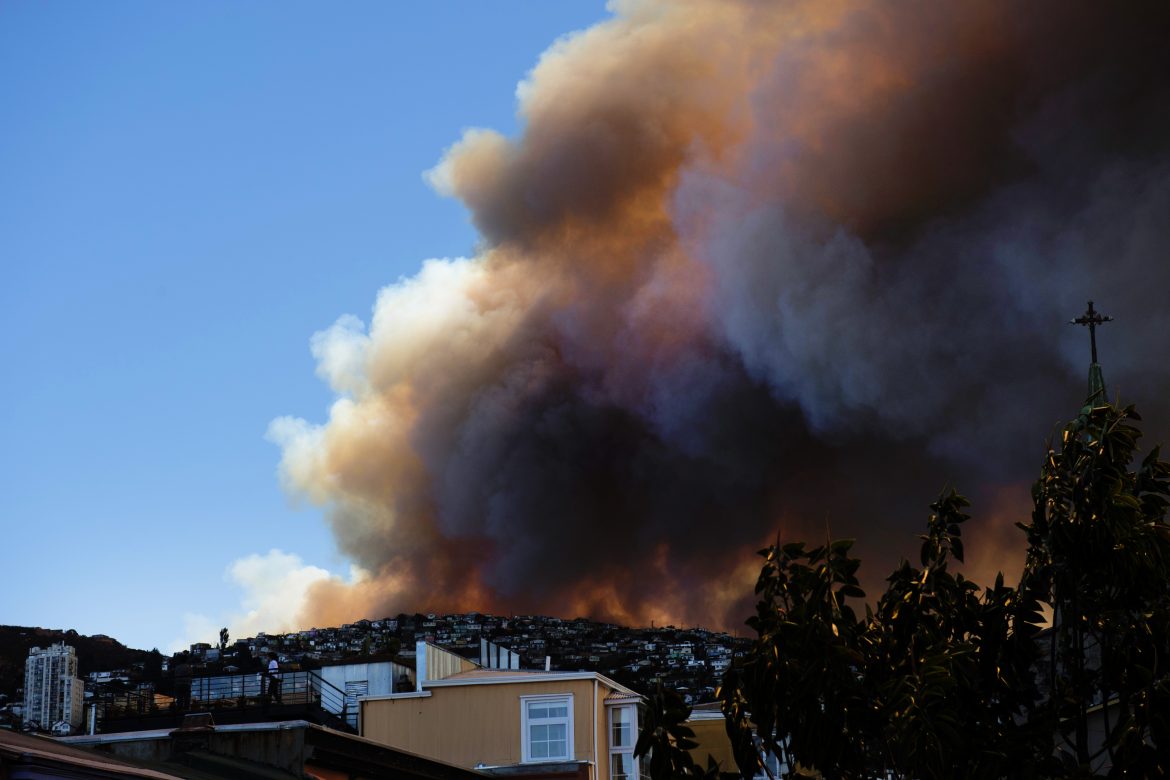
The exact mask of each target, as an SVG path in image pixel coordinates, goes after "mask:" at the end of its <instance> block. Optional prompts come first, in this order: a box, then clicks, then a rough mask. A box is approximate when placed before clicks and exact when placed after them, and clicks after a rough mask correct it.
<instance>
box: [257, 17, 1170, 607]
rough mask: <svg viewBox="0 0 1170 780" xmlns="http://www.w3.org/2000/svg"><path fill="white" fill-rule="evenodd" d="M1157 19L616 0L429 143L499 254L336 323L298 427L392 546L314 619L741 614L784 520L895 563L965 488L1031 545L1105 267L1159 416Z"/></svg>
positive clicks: (994, 555)
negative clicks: (609, 10)
mask: <svg viewBox="0 0 1170 780" xmlns="http://www.w3.org/2000/svg"><path fill="white" fill-rule="evenodd" d="M1168 39H1170V6H1167V5H1166V4H1164V3H1153V2H1151V3H1138V2H1135V3H1125V4H1106V3H1096V2H1087V1H1086V2H1072V3H1069V2H1059V3H1057V2H1034V3H1026V4H1020V3H1011V2H1006V0H1005V1H1004V2H988V1H987V0H971V1H970V2H964V1H962V0H956V1H955V2H951V3H946V4H938V3H934V2H925V1H921V2H915V1H913V0H911V1H907V2H887V3H855V2H824V1H823V0H817V2H807V3H799V2H792V3H756V2H748V1H747V0H745V1H744V2H729V1H726V0H721V1H720V2H713V1H711V2H707V1H706V0H703V1H699V0H695V1H694V2H679V0H670V1H669V2H667V1H666V0H662V1H661V2H654V1H652V0H624V1H623V2H618V3H615V4H614V16H613V18H612V19H610V20H608V21H606V22H604V23H602V24H599V25H597V26H595V27H593V28H591V29H589V30H586V31H584V32H582V33H579V34H576V35H574V36H571V37H569V38H567V39H564V40H561V41H559V42H558V43H556V44H555V45H554V46H553V47H552V48H551V49H550V50H549V51H548V52H546V54H545V55H544V56H543V57H542V58H541V61H540V62H539V63H538V64H537V66H536V67H535V68H534V69H533V71H532V72H531V74H530V75H529V77H528V78H527V80H526V81H525V82H524V84H522V86H521V88H520V91H519V94H520V112H521V115H522V117H523V119H524V121H525V126H524V130H523V132H522V133H521V135H520V136H519V137H518V138H514V139H510V138H504V137H502V136H500V135H498V134H496V133H494V132H492V131H490V130H476V131H471V132H468V133H467V134H466V135H465V136H464V138H463V139H462V140H460V141H459V142H458V143H456V144H455V145H454V146H453V147H451V149H449V150H448V152H447V154H446V156H445V157H444V159H443V160H442V162H441V163H440V164H439V165H438V166H437V167H436V169H435V170H434V171H432V172H431V174H430V175H431V177H432V180H433V182H434V184H435V185H436V186H437V187H438V188H440V189H441V190H442V191H444V192H447V193H450V194H451V195H452V196H454V197H457V198H459V199H460V200H462V201H463V202H464V203H465V204H466V205H467V207H468V208H469V209H470V211H471V213H472V215H473V219H474V221H475V224H476V226H477V228H478V229H479V231H480V233H481V234H482V236H483V244H482V248H481V250H480V251H479V253H478V254H477V256H475V257H474V258H471V259H460V260H432V261H428V262H427V263H426V264H424V265H423V267H422V269H421V270H420V271H419V272H418V274H417V275H416V276H414V277H413V278H411V279H407V280H405V281H402V282H400V283H398V284H394V285H391V286H389V287H387V288H385V289H384V290H382V291H381V293H380V294H379V295H378V299H377V303H376V305H375V308H374V314H373V320H372V322H371V323H370V324H369V327H368V329H367V328H366V327H364V326H363V324H362V323H360V322H359V321H357V320H356V319H355V318H353V317H342V318H341V319H339V320H338V322H337V323H336V324H335V325H334V326H333V327H332V328H330V329H328V330H326V331H324V332H322V333H319V334H317V335H316V336H315V337H314V339H313V351H314V354H315V356H316V357H317V359H318V363H319V373H320V374H321V376H322V377H323V378H324V379H326V380H327V381H328V382H329V383H330V385H331V386H332V387H333V388H334V390H335V391H336V393H337V396H338V400H337V401H336V403H335V405H334V406H333V409H332V411H331V413H330V417H329V420H328V421H327V422H326V423H324V424H323V425H321V426H314V425H310V424H309V423H306V422H304V421H300V420H293V419H289V418H282V419H280V420H277V421H276V422H274V424H273V428H272V434H273V436H274V438H276V439H277V440H278V441H279V442H280V443H281V445H282V447H283V451H284V452H283V459H282V462H281V469H282V475H283V477H284V479H285V480H286V482H287V485H288V486H289V488H290V489H291V490H292V491H294V492H299V493H304V494H305V495H307V496H309V497H310V498H311V499H312V500H314V501H318V502H321V503H323V504H325V505H326V506H327V507H328V508H329V516H330V522H331V524H332V527H333V530H334V533H335V535H336V537H337V540H338V543H339V546H340V548H341V550H342V551H343V552H344V553H345V554H346V555H347V556H349V557H351V558H352V559H353V560H354V561H355V562H356V563H358V564H359V565H360V566H361V567H362V568H363V569H365V570H366V571H368V572H369V573H370V575H369V577H368V578H367V579H365V580H363V581H361V582H358V583H356V584H342V583H338V582H336V581H334V582H325V583H320V584H318V585H317V586H316V589H315V591H314V592H313V595H312V599H311V604H310V612H309V614H307V615H306V616H305V621H306V622H317V623H328V622H335V621H340V620H346V619H352V618H354V617H357V616H359V615H371V614H389V613H393V612H397V611H399V610H411V611H413V610H415V609H432V610H465V609H480V610H495V611H502V612H532V611H539V612H545V613H556V614H565V615H570V616H571V615H575V614H591V615H594V616H597V617H607V618H611V619H615V620H618V621H623V622H635V623H641V622H645V621H648V620H650V619H655V620H670V621H674V622H683V621H685V622H694V621H698V622H702V623H706V624H708V625H718V626H725V627H729V626H732V625H736V624H738V623H739V622H740V620H741V619H742V617H743V616H745V615H746V613H744V612H743V609H744V603H745V602H744V599H745V598H749V597H750V584H751V582H752V581H753V578H754V575H755V573H756V571H757V566H756V561H755V559H754V558H753V556H752V555H751V553H752V552H753V551H754V550H755V549H757V548H758V547H759V546H761V545H762V544H764V543H766V542H768V541H769V540H771V539H774V538H775V536H776V534H777V532H779V533H781V534H782V535H783V536H784V537H786V538H810V537H811V538H813V539H818V538H823V537H824V534H825V528H826V525H829V526H830V527H831V530H832V534H833V535H834V536H836V537H842V536H855V537H857V538H858V539H859V551H860V553H861V554H862V555H863V556H864V557H866V559H867V567H866V568H867V570H868V573H869V576H870V577H871V578H876V577H880V576H882V575H883V574H884V573H885V571H886V570H887V569H888V567H889V566H890V565H892V564H893V563H895V562H896V561H895V559H894V556H896V555H897V554H898V553H899V552H900V551H902V550H907V549H911V545H912V534H914V533H916V532H917V531H918V529H919V527H920V526H921V524H922V522H923V520H924V519H925V514H926V505H927V504H928V503H929V502H930V501H931V500H932V499H933V498H934V496H935V495H937V493H938V492H939V490H941V489H942V488H943V487H944V486H946V485H955V486H957V487H958V488H959V489H960V490H962V491H964V492H966V493H968V494H970V495H972V496H973V497H974V498H975V499H976V506H975V514H976V517H977V520H980V521H981V522H977V523H973V524H972V529H971V533H972V535H973V537H974V538H973V541H972V542H971V543H970V544H969V545H968V546H969V549H971V550H972V555H973V557H975V558H978V557H979V555H980V549H982V550H983V551H984V552H983V555H984V556H986V557H987V558H988V559H989V560H990V562H989V564H988V565H994V566H996V567H999V566H1003V565H1005V560H1007V561H1010V559H1011V557H1012V556H1013V555H1015V554H1017V553H1013V552H1012V551H1010V550H1009V549H1006V548H1005V547H1004V545H1007V544H1009V543H1015V541H1016V537H1015V534H1014V532H1013V531H1012V530H1011V529H1010V526H1011V522H1013V521H1014V520H1016V519H1019V518H1020V517H1021V515H1022V511H1023V510H1024V506H1025V504H1024V500H1025V497H1026V490H1024V488H1023V486H1024V485H1026V483H1027V481H1028V480H1029V479H1030V477H1031V476H1032V475H1033V474H1034V473H1035V471H1036V468H1037V467H1038V464H1039V456H1040V454H1041V452H1042V446H1043V440H1044V438H1045V437H1046V436H1047V435H1048V434H1049V433H1050V431H1051V430H1052V428H1053V426H1054V425H1055V424H1056V423H1057V422H1058V421H1059V420H1061V419H1063V418H1065V417H1067V416H1069V415H1070V414H1071V413H1073V412H1074V411H1075V409H1076V408H1077V407H1078V406H1079V402H1080V401H1081V399H1082V395H1083V389H1084V377H1085V374H1086V368H1087V362H1088V357H1087V352H1088V349H1087V344H1086V340H1087V339H1086V334H1084V333H1083V331H1081V330H1080V329H1075V330H1074V329H1073V328H1071V327H1069V326H1068V325H1067V324H1066V323H1067V322H1068V320H1069V319H1070V318H1071V317H1074V316H1077V315H1079V314H1080V313H1081V312H1082V311H1083V310H1084V307H1085V301H1086V299H1087V298H1090V297H1091V298H1094V299H1095V300H1096V301H1097V303H1098V305H1099V308H1101V309H1102V310H1104V311H1106V312H1107V313H1110V314H1113V315H1115V316H1116V317H1117V320H1118V321H1117V322H1116V323H1113V324H1111V325H1110V326H1108V329H1107V330H1106V331H1103V332H1102V334H1101V343H1102V360H1103V362H1104V364H1105V370H1106V378H1107V379H1108V380H1109V382H1110V391H1111V392H1112V393H1117V392H1120V393H1121V395H1122V397H1123V399H1124V400H1126V401H1136V402H1138V403H1139V404H1140V405H1141V407H1142V409H1143V411H1144V412H1145V416H1146V418H1147V419H1149V420H1151V421H1152V423H1153V425H1152V426H1151V428H1150V430H1149V431H1148V432H1149V433H1150V434H1151V436H1152V438H1161V436H1162V432H1163V431H1165V430H1167V427H1168V426H1167V423H1168V422H1170V404H1168V403H1167V402H1166V400H1165V398H1166V393H1165V392H1164V391H1165V390H1166V389H1167V387H1168V386H1170V376H1168V373H1167V372H1168V369H1167V364H1166V361H1165V360H1164V359H1163V356H1164V355H1166V354H1167V353H1168V352H1170V328H1168V327H1167V322H1166V320H1167V317H1168V316H1170V307H1168V306H1167V305H1166V303H1165V296H1166V290H1167V289H1170V264H1168V263H1167V261H1166V248H1167V246H1168V245H1170V218H1168V217H1170V154H1168V152H1170V92H1168V86H1167V85H1168V84H1170V80H1168V79H1167V78H1166V74H1167V73H1170V47H1167V46H1166V45H1165V41H1166V40H1168ZM1159 426H1160V427H1159ZM1000 556H1006V558H1005V557H1000Z"/></svg>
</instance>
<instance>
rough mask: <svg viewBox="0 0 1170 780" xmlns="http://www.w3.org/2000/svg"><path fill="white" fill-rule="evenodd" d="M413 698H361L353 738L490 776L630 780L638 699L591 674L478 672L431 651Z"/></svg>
mask: <svg viewBox="0 0 1170 780" xmlns="http://www.w3.org/2000/svg"><path fill="white" fill-rule="evenodd" d="M415 659H416V677H415V690H414V691H411V692H409V693H394V694H389V695H384V696H367V697H364V698H362V699H360V700H359V701H360V704H361V711H360V712H361V718H360V729H361V733H362V736H364V737H366V738H367V739H371V740H373V741H375V742H378V743H380V744H384V745H389V746H391V747H393V748H396V749H399V750H405V751H409V752H411V753H417V754H419V755H422V756H429V757H432V758H442V759H443V760H445V761H449V762H451V763H454V764H456V765H459V766H464V767H468V768H475V769H478V770H480V771H482V772H486V773H489V774H506V775H514V774H522V775H524V776H525V777H529V778H553V777H556V778H570V777H571V778H580V780H636V778H637V777H638V776H639V775H640V774H641V772H640V769H641V768H640V763H641V762H640V761H638V760H636V759H635V758H634V744H635V742H636V741H637V735H638V729H639V709H640V707H641V704H642V697H641V696H640V695H639V694H637V693H635V692H634V691H632V690H630V689H629V688H626V687H625V686H623V685H621V684H619V683H617V682H615V681H613V680H611V679H609V678H608V677H605V676H604V675H601V674H598V673H596V672H549V671H543V670H542V671H524V670H519V669H492V668H485V667H482V666H479V665H478V664H475V663H473V662H471V661H469V660H468V659H466V658H463V657H461V656H458V655H456V654H454V653H451V652H448V651H446V650H444V649H442V648H440V647H437V646H435V645H432V644H428V643H423V642H420V643H419V645H418V647H417V648H416V651H415Z"/></svg>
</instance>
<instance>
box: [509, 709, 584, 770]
mask: <svg viewBox="0 0 1170 780" xmlns="http://www.w3.org/2000/svg"><path fill="white" fill-rule="evenodd" d="M536 703H539V704H563V705H565V707H566V710H567V712H568V716H567V717H565V718H555V719H547V720H546V719H544V718H541V719H540V721H543V722H547V723H564V724H565V751H566V755H564V756H557V757H555V758H533V757H532V751H531V745H530V743H529V738H528V735H529V731H528V726H529V722H530V721H529V718H528V705H529V704H536ZM575 755H576V753H574V752H573V694H571V693H554V694H541V695H539V696H521V697H520V756H521V758H520V762H521V763H523V764H549V763H558V762H564V761H572V760H573V758H574V756H575Z"/></svg>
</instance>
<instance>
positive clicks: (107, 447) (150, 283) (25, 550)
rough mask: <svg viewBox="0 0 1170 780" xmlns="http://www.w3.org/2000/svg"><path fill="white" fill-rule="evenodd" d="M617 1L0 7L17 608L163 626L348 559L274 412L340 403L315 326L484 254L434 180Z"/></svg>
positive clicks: (120, 632) (3, 254) (9, 477)
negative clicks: (524, 84)
mask: <svg viewBox="0 0 1170 780" xmlns="http://www.w3.org/2000/svg"><path fill="white" fill-rule="evenodd" d="M606 15H607V12H606V10H605V8H604V5H603V3H602V2H601V1H600V0H587V1H585V0H573V1H570V0H555V1H554V0H531V1H530V2H515V1H510V2H502V1H498V0H493V1H492V2H478V1H473V0H464V1H463V2H454V1H451V2H425V3H410V4H408V3H406V2H347V3H344V4H332V3H301V2H248V3H238V2H208V1H206V0H201V1H200V2H198V3H184V4H179V3H151V2H118V3H87V2H32V0H9V1H8V2H4V3H0V269H2V272H3V276H2V284H0V364H2V365H3V381H2V384H0V388H2V389H0V441H2V446H0V540H2V541H0V550H2V551H3V552H2V560H3V571H4V580H3V585H2V586H0V623H6V624H18V625H41V626H46V627H52V628H75V629H77V630H78V631H81V632H82V633H97V632H101V633H107V634H110V635H112V636H115V637H117V638H118V639H120V640H122V641H123V642H126V643H128V644H130V645H133V646H136V647H145V648H149V647H154V646H158V647H160V648H166V647H167V646H168V645H170V644H171V643H173V642H174V640H175V639H176V638H179V637H183V636H184V624H183V614H184V613H187V612H197V613H200V614H202V615H204V616H207V617H208V618H209V619H210V620H212V621H213V622H214V621H217V620H219V619H220V618H221V617H222V616H225V615H229V614H231V613H232V611H233V610H237V609H239V601H240V592H239V589H238V587H237V586H236V585H234V584H233V583H232V582H230V581H229V580H228V578H226V577H225V570H226V569H227V567H228V566H229V565H230V564H231V563H232V561H234V560H237V559H239V558H241V557H243V556H248V555H252V554H263V553H266V552H267V551H268V550H270V549H271V548H274V547H277V548H280V549H282V550H285V551H286V552H289V553H293V554H295V555H298V556H300V557H301V558H302V559H303V560H304V562H305V563H307V564H313V565H316V566H319V567H322V568H325V569H328V570H330V571H333V572H339V573H341V572H344V571H345V570H346V568H347V566H348V563H347V562H346V561H345V560H343V559H342V558H341V557H340V556H339V555H338V554H337V552H336V550H335V547H334V544H333V540H332V537H331V536H330V534H329V533H328V531H327V529H326V527H325V525H324V522H323V520H322V516H321V513H320V512H319V511H317V510H314V509H306V508H297V507H295V506H292V505H291V504H290V503H289V500H288V499H287V497H286V496H285V495H284V494H283V492H282V491H281V488H280V486H279V484H278V481H277V477H276V465H277V463H278V460H279V456H280V452H279V449H278V448H277V447H276V446H274V445H273V444H272V443H270V442H268V441H266V440H265V431H266V428H267V426H268V424H269V422H270V421H271V420H272V419H273V418H275V417H277V416H280V415H286V414H288V415H295V416H300V417H304V418H306V419H308V420H310V421H316V422H319V421H322V420H323V419H324V418H325V417H326V410H327V406H328V404H329V403H330V401H331V400H332V398H331V395H330V392H329V390H328V388H327V387H326V386H325V385H324V384H323V383H322V382H321V381H320V380H319V379H318V378H317V377H316V376H315V374H314V363H313V359H312V357H311V355H310V354H309V347H308V343H309V338H310V336H311V335H312V334H313V333H314V332H315V331H317V330H321V329H323V328H326V327H328V326H329V325H330V324H332V323H333V322H334V320H336V319H337V317H338V316H340V315H342V314H345V313H353V314H356V315H358V316H359V317H362V318H363V319H367V318H368V313H369V311H370V308H371V306H372V304H373V302H374V296H375V294H376V293H377V291H378V289H379V288H380V287H382V286H384V285H386V284H388V283H391V282H393V281H395V280H396V279H397V278H398V277H400V276H403V275H411V274H413V273H414V272H415V270H416V269H417V268H418V267H419V265H420V263H421V262H422V261H423V260H424V259H426V258H429V257H444V256H459V255H466V254H469V253H470V252H471V249H472V247H473V246H474V243H475V241H476V236H475V233H474V231H473V229H472V228H471V227H470V226H469V224H468V223H467V217H466V213H465V211H464V210H463V209H462V207H461V206H460V205H459V204H458V203H455V202H451V201H448V200H444V199H443V198H441V197H440V196H438V195H436V194H434V193H433V192H432V191H431V190H430V189H429V187H428V186H427V185H426V183H425V182H424V181H423V179H422V177H421V173H422V172H423V171H424V170H426V169H428V168H430V167H431V166H433V165H434V164H435V163H436V162H437V161H438V159H439V157H440V155H441V154H442V152H443V150H444V148H445V147H447V146H449V145H450V144H451V143H453V142H454V141H456V140H457V139H458V138H459V136H460V134H461V132H462V130H463V129H464V128H465V127H469V126H485V127H493V128H496V129H498V130H500V131H502V132H505V133H507V134H512V133H515V132H516V130H517V126H516V118H515V107H516V103H515V96H514V89H515V86H516V83H517V82H518V81H519V80H520V79H522V78H523V77H524V75H525V73H526V72H527V71H528V69H529V68H531V67H532V66H533V65H534V64H535V63H536V61H537V58H538V57H539V55H540V53H541V52H542V51H543V50H544V49H545V48H547V47H548V45H549V44H551V43H552V42H553V41H554V40H555V39H556V38H557V37H558V36H560V35H562V34H565V33H569V32H571V31H574V30H578V29H581V28H583V27H586V26H588V25H589V24H591V23H593V22H595V21H597V20H599V19H602V18H604V17H605V16H606ZM213 639H214V637H210V636H209V637H207V641H212V640H213Z"/></svg>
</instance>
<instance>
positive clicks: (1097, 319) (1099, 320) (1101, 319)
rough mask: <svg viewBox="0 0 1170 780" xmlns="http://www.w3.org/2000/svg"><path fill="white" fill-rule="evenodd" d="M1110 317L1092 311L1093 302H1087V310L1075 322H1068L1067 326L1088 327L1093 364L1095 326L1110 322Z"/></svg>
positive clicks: (1095, 342)
mask: <svg viewBox="0 0 1170 780" xmlns="http://www.w3.org/2000/svg"><path fill="white" fill-rule="evenodd" d="M1112 321H1113V318H1112V317H1106V316H1104V315H1102V314H1101V313H1100V312H1096V311H1094V310H1093V302H1092V301H1089V310H1088V311H1086V312H1085V313H1084V314H1083V315H1081V316H1080V317H1077V318H1076V319H1075V320H1069V321H1068V324H1069V325H1088V326H1089V343H1090V344H1091V345H1092V347H1093V363H1096V362H1097V326H1098V325H1101V324H1103V323H1106V322H1112Z"/></svg>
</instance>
